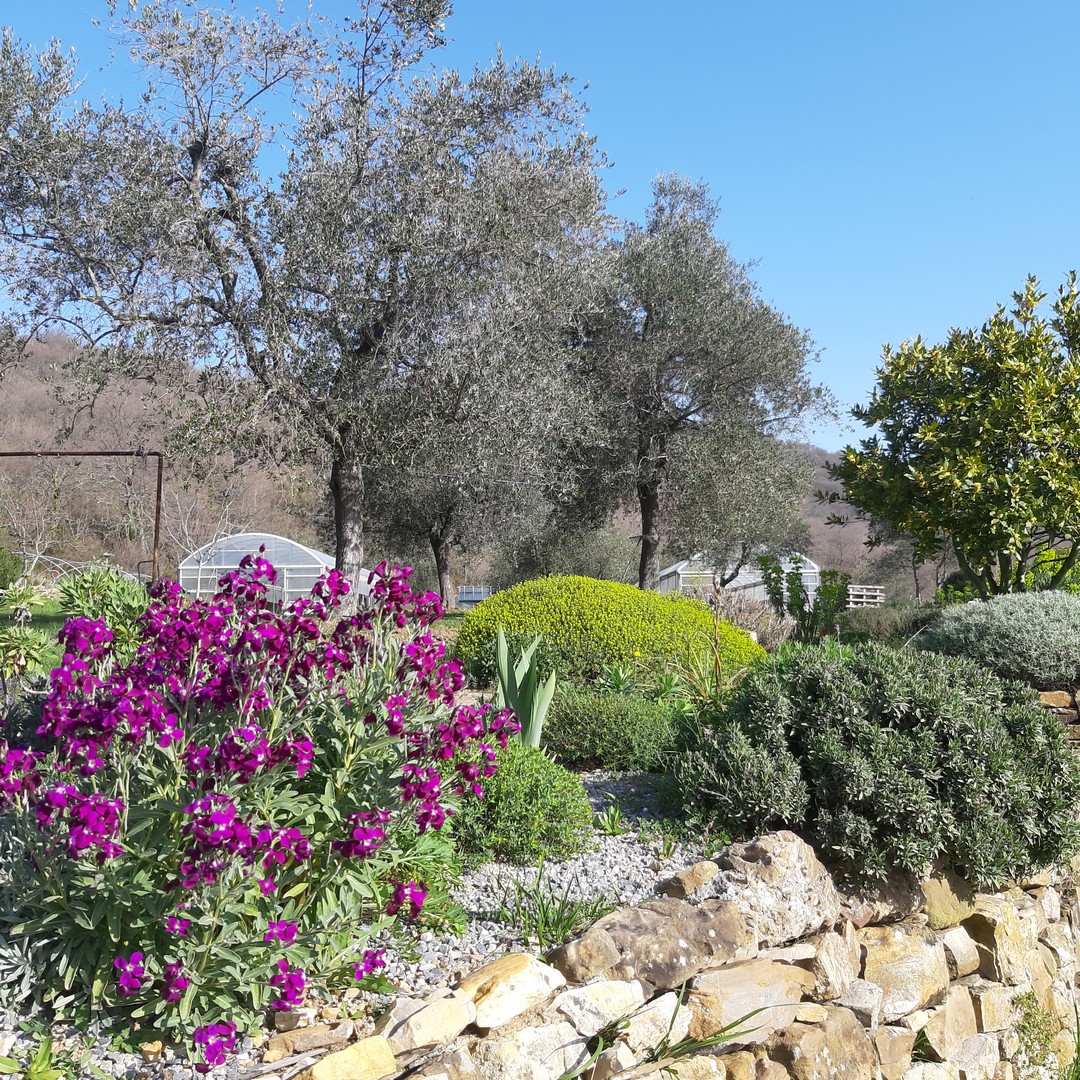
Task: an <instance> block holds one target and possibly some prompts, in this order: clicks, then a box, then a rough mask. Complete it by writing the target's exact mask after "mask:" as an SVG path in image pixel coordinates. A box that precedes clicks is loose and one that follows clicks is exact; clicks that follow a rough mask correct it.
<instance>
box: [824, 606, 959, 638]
mask: <svg viewBox="0 0 1080 1080" xmlns="http://www.w3.org/2000/svg"><path fill="white" fill-rule="evenodd" d="M939 611H940V609H939V608H936V607H933V606H932V605H930V604H925V605H923V606H921V607H916V606H915V605H914V604H904V605H900V604H889V605H888V606H883V607H856V608H848V609H847V610H846V611H842V612H841V613H840V616H839V620H838V621H839V623H840V640H841V641H843V642H845V643H846V644H849V645H853V644H855V642H857V641H879V642H881V643H882V644H886V645H904V644H905V643H906V642H908V641H910V640H911V639H912V638H913V637H915V635H916V634H919V633H920V632H921V631H922V630H923V628H924V627H926V626H929V625H930V623H932V622H933V621H934V620H935V619H936V618H937V617H938V612H939Z"/></svg>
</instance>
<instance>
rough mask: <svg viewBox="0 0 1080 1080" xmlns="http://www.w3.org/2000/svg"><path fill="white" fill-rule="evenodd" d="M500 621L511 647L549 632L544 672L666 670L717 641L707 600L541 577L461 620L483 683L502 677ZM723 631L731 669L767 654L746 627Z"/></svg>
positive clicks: (475, 675)
mask: <svg viewBox="0 0 1080 1080" xmlns="http://www.w3.org/2000/svg"><path fill="white" fill-rule="evenodd" d="M499 623H502V625H503V628H504V629H505V631H506V635H507V641H508V642H509V644H510V648H511V652H513V650H515V649H520V648H521V644H525V645H527V644H528V642H529V641H531V640H532V637H533V635H535V634H542V635H543V636H544V641H543V643H542V644H541V646H540V649H539V652H538V658H539V662H540V665H541V668H542V670H545V671H550V670H558V671H561V672H564V673H569V674H573V675H577V676H583V677H586V678H593V677H595V676H596V675H597V674H598V673H599V672H601V671H602V670H604V669H605V668H607V667H610V665H612V664H615V663H631V664H636V665H639V666H641V667H644V668H646V669H657V668H662V667H664V666H666V665H668V664H670V663H672V662H677V661H682V662H685V661H687V660H688V659H689V658H690V656H691V655H695V654H701V653H707V652H710V651H711V650H712V647H713V635H714V620H713V616H712V613H711V612H710V610H709V608H708V607H707V606H706V605H705V604H702V603H701V602H700V601H697V600H688V599H687V598H686V597H682V596H661V595H660V594H658V593H654V592H649V591H647V590H642V589H636V588H634V586H632V585H620V584H618V583H616V582H613V581H598V580H596V579H595V578H585V577H572V576H553V577H545V578H537V579H536V580H535V581H523V582H522V583H521V584H520V585H515V586H514V587H513V588H511V589H506V590H504V591H503V592H499V593H496V594H495V595H494V596H491V597H488V599H487V600H484V601H483V602H482V603H480V604H478V605H477V606H476V607H475V608H473V610H472V611H470V612H468V613H467V614H466V615H465V617H464V618H463V619H462V620H461V631H460V633H459V634H458V638H457V642H456V649H457V655H458V657H459V658H460V660H461V662H462V663H463V665H464V666H465V669H466V671H467V672H468V674H469V675H470V677H471V678H472V679H473V681H474V682H476V683H477V684H479V685H482V686H490V685H491V684H492V681H493V680H494V677H495V634H496V629H497V627H498V625H499ZM716 634H717V643H718V646H719V650H720V659H721V663H722V665H723V667H724V669H725V670H726V671H734V670H736V669H738V668H741V667H745V666H746V665H747V664H750V663H752V662H753V661H754V660H756V659H758V658H759V657H761V656H764V655H765V653H764V650H763V649H761V648H760V647H759V646H758V645H756V644H754V642H753V641H751V639H750V637H749V636H748V635H747V634H746V633H745V632H744V631H742V630H738V629H736V628H735V627H733V626H729V625H728V624H727V623H723V622H721V623H720V624H719V625H718V626H717V627H716ZM515 638H516V639H517V640H515Z"/></svg>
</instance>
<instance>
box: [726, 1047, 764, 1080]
mask: <svg viewBox="0 0 1080 1080" xmlns="http://www.w3.org/2000/svg"><path fill="white" fill-rule="evenodd" d="M716 1060H717V1061H722V1062H723V1063H724V1068H725V1069H727V1076H728V1080H755V1077H754V1055H753V1054H751V1053H750V1052H749V1051H748V1050H737V1051H736V1052H735V1053H734V1054H721V1055H720V1056H719V1057H718V1058H717V1059H716Z"/></svg>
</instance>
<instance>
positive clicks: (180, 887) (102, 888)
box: [0, 558, 517, 1071]
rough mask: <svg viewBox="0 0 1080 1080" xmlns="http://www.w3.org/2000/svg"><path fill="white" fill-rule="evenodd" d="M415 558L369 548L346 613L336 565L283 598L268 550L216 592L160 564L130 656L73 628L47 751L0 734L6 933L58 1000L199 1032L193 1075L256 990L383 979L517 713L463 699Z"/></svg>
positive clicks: (297, 996)
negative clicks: (364, 578)
mask: <svg viewBox="0 0 1080 1080" xmlns="http://www.w3.org/2000/svg"><path fill="white" fill-rule="evenodd" d="M409 573H410V571H409V570H407V569H403V568H401V567H398V566H393V567H389V568H388V567H386V566H385V565H384V566H380V567H379V568H378V569H377V570H376V571H375V572H374V573H373V575H372V583H373V587H374V594H373V595H374V604H373V606H372V608H370V609H369V610H366V611H362V612H361V613H359V614H356V615H352V616H349V617H344V618H339V617H337V614H336V611H337V609H338V608H339V607H340V605H341V599H342V597H343V596H344V595H345V594H346V592H347V591H348V583H347V582H346V581H345V580H344V579H342V578H341V577H340V576H339V575H338V574H336V573H331V574H330V575H328V576H327V577H326V578H325V579H324V580H323V581H321V582H320V583H319V584H318V585H317V586H316V588H315V589H314V590H313V592H312V595H311V597H310V598H306V599H303V600H299V601H296V602H294V603H293V604H291V605H289V606H287V607H284V608H281V607H280V606H278V605H275V604H274V603H272V602H271V601H270V600H269V599H268V597H267V587H268V586H269V585H271V584H273V582H274V580H275V577H276V574H275V571H274V569H273V567H272V566H270V565H269V563H267V562H266V560H264V559H262V558H249V559H246V560H245V563H244V564H243V565H242V567H241V570H240V571H238V572H236V573H232V574H227V575H226V576H225V577H223V578H222V579H221V581H220V585H219V588H220V591H219V592H218V593H217V595H215V596H214V597H213V598H212V599H210V600H204V601H188V600H185V599H184V598H183V597H182V596H181V593H180V589H179V587H178V586H177V585H176V584H175V583H172V582H166V583H164V584H162V585H161V586H159V587H157V588H156V589H155V590H154V592H153V597H152V600H151V603H150V606H149V608H148V609H147V611H146V612H145V614H144V615H143V616H141V618H140V619H139V620H138V622H137V623H136V643H135V648H134V650H133V652H131V653H130V657H129V658H127V659H125V658H123V657H122V656H121V657H118V656H117V654H116V652H115V650H114V642H113V639H112V634H111V633H110V631H109V630H108V629H107V627H106V626H105V624H104V623H103V622H102V621H100V620H94V619H88V618H77V619H72V620H70V621H69V622H68V623H67V624H66V625H65V627H64V629H63V631H62V632H61V643H62V645H63V648H64V659H63V662H62V664H61V665H60V667H59V668H57V669H56V670H55V671H54V672H53V673H52V677H51V691H50V693H49V696H48V698H47V700H46V703H45V707H44V711H43V720H42V726H41V729H40V732H39V735H40V736H42V737H43V738H45V739H46V740H47V741H48V745H49V746H50V749H49V750H48V751H47V752H46V751H37V750H29V749H26V748H25V747H20V746H15V745H9V744H8V743H7V742H0V818H2V819H3V820H2V821H0V825H2V826H3V828H4V829H5V830H6V831H7V832H8V833H10V834H11V835H15V836H17V838H18V841H19V843H20V844H21V848H20V849H19V850H21V851H22V855H21V857H20V858H18V859H16V860H15V861H14V862H13V863H12V862H10V861H9V863H8V865H10V866H12V872H11V879H12V880H11V881H10V882H9V883H8V884H7V886H6V887H7V889H8V903H9V904H10V905H11V906H12V907H13V908H14V910H15V911H16V912H17V915H18V921H17V924H16V925H13V926H11V927H10V928H9V929H8V930H6V931H5V936H6V937H7V938H8V940H9V941H10V940H13V939H19V938H23V939H28V940H32V941H33V942H34V943H35V947H36V948H37V950H38V955H39V963H40V965H41V971H42V979H43V980H44V984H45V993H44V997H45V1000H46V1001H47V1002H48V1003H49V1004H51V1006H52V1007H54V1008H55V1009H57V1010H60V1011H67V1012H72V1011H77V1010H86V1009H104V1010H106V1011H109V1010H111V1011H113V1012H117V1013H119V1014H121V1015H124V1014H127V1015H130V1016H131V1017H132V1018H136V1019H139V1020H140V1021H141V1022H142V1023H143V1024H144V1026H153V1027H155V1028H158V1029H164V1030H172V1032H173V1034H174V1035H180V1036H182V1037H190V1039H191V1041H192V1044H193V1046H194V1049H195V1055H196V1058H197V1059H201V1060H200V1063H199V1067H200V1069H201V1070H202V1071H206V1070H208V1069H210V1068H212V1067H213V1066H214V1065H216V1064H219V1063H220V1062H221V1061H223V1060H224V1059H225V1056H226V1055H227V1054H228V1052H229V1051H230V1050H231V1048H232V1047H233V1043H234V1039H235V1037H236V1036H237V1032H238V1031H242V1030H243V1028H244V1027H245V1026H247V1027H250V1026H251V1025H252V1024H254V1023H255V1022H256V1021H257V1020H258V1019H259V1018H261V1016H262V1015H264V1014H265V1012H266V1011H267V1010H282V1009H291V1008H292V1007H294V1006H295V1005H296V1004H298V1003H299V1002H300V1001H301V1000H303V998H304V996H305V994H306V993H311V992H312V991H317V990H318V989H319V988H322V987H326V986H331V985H339V986H340V985H341V984H343V983H346V982H352V980H354V979H358V980H361V981H363V980H367V981H368V982H369V983H370V981H371V980H372V979H375V978H377V977H378V973H379V969H380V967H381V966H382V965H383V955H382V954H383V950H380V949H374V948H371V947H369V940H370V937H371V935H372V934H373V933H374V932H375V931H377V930H379V929H382V928H384V927H388V926H391V925H393V924H395V923H396V922H398V921H403V922H404V923H409V922H411V921H412V920H415V919H417V917H418V916H419V915H420V914H421V910H422V908H423V906H424V902H425V899H426V897H427V895H428V893H427V888H428V884H434V885H438V884H439V878H440V876H444V875H445V872H446V866H445V859H446V857H447V853H448V852H449V851H450V850H451V848H450V844H449V842H448V841H441V842H440V841H439V840H438V830H439V829H440V828H441V826H442V825H443V823H444V822H445V820H446V818H447V815H448V814H449V813H451V812H452V807H453V804H454V798H455V797H456V796H458V795H470V794H471V795H479V794H480V793H481V787H480V785H481V782H482V781H483V780H484V778H485V777H486V776H490V775H491V774H492V772H493V771H494V768H495V766H494V764H493V763H494V760H495V747H497V746H501V747H505V745H506V740H507V737H508V735H510V734H512V733H513V732H514V731H515V730H516V729H517V725H516V722H515V720H514V719H513V716H512V714H510V713H509V712H508V711H507V710H503V711H501V712H497V711H495V710H494V709H492V708H491V707H489V706H479V707H473V706H468V705H458V704H457V703H456V695H457V693H458V691H459V690H460V689H461V687H462V684H463V681H464V680H463V677H462V674H461V671H460V669H459V668H458V666H457V664H456V662H455V661H452V660H448V659H447V658H446V657H445V655H444V647H443V644H442V642H441V641H439V640H438V639H437V638H435V637H433V636H432V635H431V633H430V632H429V629H428V628H429V627H430V625H431V624H432V623H433V622H434V621H435V620H437V619H438V618H440V617H441V615H442V608H441V604H440V603H439V599H438V597H437V596H435V595H434V594H426V595H423V596H418V595H416V594H414V593H413V592H412V591H411V590H410V588H409V586H408V576H409ZM125 652H126V649H125Z"/></svg>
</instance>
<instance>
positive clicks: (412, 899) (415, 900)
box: [386, 881, 427, 922]
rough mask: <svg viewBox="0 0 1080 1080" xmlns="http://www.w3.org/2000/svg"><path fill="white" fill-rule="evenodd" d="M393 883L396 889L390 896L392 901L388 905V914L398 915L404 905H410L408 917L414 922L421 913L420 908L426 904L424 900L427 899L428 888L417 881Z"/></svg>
mask: <svg viewBox="0 0 1080 1080" xmlns="http://www.w3.org/2000/svg"><path fill="white" fill-rule="evenodd" d="M391 884H392V885H393V886H394V891H393V893H392V894H391V896H390V902H389V903H388V904H387V905H386V914H387V915H396V914H397V913H398V912H399V911H400V910H401V909H402V908H403V907H405V906H408V909H409V914H408V919H409V921H410V922H412V921H413V919H415V918H416V917H417V916H418V915H419V914H420V909H421V908H422V907H423V906H424V901H425V900H426V899H427V888H426V887H425V886H424V885H419V884H417V883H416V882H415V881H406V882H405V883H404V884H402V883H401V882H400V881H394V882H391Z"/></svg>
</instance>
